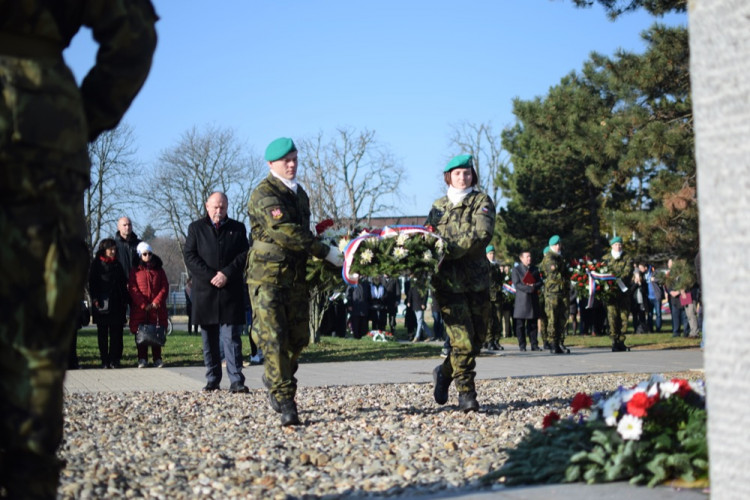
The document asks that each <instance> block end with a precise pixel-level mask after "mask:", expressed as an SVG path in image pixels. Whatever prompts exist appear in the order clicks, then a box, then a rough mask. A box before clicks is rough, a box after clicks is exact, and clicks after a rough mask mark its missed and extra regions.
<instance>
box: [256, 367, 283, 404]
mask: <svg viewBox="0 0 750 500" xmlns="http://www.w3.org/2000/svg"><path fill="white" fill-rule="evenodd" d="M260 380H261V382H263V385H264V386H266V392H267V393H268V404H269V406H271V409H272V410H273V411H275V412H276V413H281V405H280V404H279V402H278V401H277V400H276V397H275V396H274V395H273V394H272V393H271V382H269V381H268V379H267V378H266V374H265V373H264V374H263V375H261V377H260Z"/></svg>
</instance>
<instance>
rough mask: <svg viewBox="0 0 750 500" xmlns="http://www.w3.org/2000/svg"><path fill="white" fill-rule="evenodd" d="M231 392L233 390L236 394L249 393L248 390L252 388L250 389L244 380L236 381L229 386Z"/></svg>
mask: <svg viewBox="0 0 750 500" xmlns="http://www.w3.org/2000/svg"><path fill="white" fill-rule="evenodd" d="M229 392H233V393H235V394H247V393H248V392H250V389H248V388H247V386H246V385H245V384H243V383H242V382H235V383H233V384H232V385H230V386H229Z"/></svg>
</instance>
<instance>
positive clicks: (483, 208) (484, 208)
mask: <svg viewBox="0 0 750 500" xmlns="http://www.w3.org/2000/svg"><path fill="white" fill-rule="evenodd" d="M489 211H490V209H489V208H487V207H482V212H484V213H489Z"/></svg>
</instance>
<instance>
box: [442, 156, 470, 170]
mask: <svg viewBox="0 0 750 500" xmlns="http://www.w3.org/2000/svg"><path fill="white" fill-rule="evenodd" d="M473 166H474V157H473V156H471V155H458V156H454V157H453V158H452V159H451V161H449V162H448V165H446V166H445V169H444V170H443V172H450V171H451V170H453V169H454V168H472V167H473Z"/></svg>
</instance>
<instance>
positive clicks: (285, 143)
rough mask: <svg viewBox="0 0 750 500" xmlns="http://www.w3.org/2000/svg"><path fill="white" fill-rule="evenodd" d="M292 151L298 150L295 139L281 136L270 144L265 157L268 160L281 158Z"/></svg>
mask: <svg viewBox="0 0 750 500" xmlns="http://www.w3.org/2000/svg"><path fill="white" fill-rule="evenodd" d="M292 151H297V146H295V145H294V141H292V140H291V139H290V138H288V137H279V138H278V139H276V140H275V141H271V144H269V145H268V147H267V148H266V156H265V158H266V161H276V160H280V159H282V158H283V157H285V156H286V155H288V154H289V153H291V152H292Z"/></svg>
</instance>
